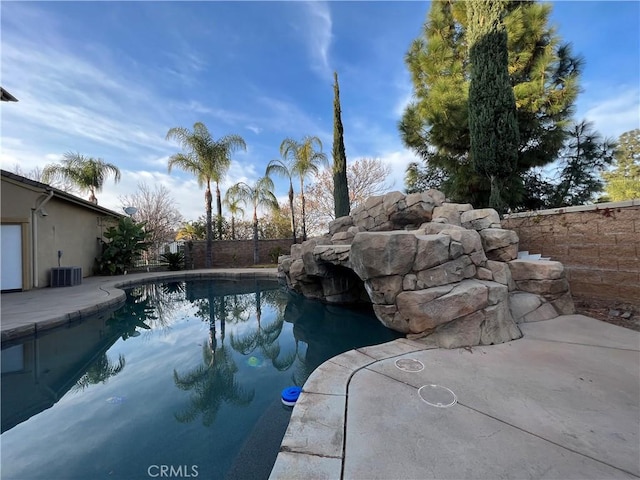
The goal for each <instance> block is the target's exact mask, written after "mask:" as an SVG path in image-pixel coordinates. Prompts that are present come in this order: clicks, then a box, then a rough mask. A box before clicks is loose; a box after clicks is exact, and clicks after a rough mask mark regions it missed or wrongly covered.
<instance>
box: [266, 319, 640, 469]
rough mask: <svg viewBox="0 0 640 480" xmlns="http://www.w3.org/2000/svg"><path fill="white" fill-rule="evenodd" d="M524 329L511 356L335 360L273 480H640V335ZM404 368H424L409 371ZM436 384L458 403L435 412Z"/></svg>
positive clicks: (381, 353) (589, 323) (368, 353)
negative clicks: (403, 364)
mask: <svg viewBox="0 0 640 480" xmlns="http://www.w3.org/2000/svg"><path fill="white" fill-rule="evenodd" d="M521 328H522V330H523V333H524V337H523V338H522V339H520V340H516V341H513V342H510V343H505V344H501V345H494V346H486V347H474V348H472V349H456V350H443V349H434V348H430V347H429V346H427V345H425V344H421V343H419V342H414V341H409V340H404V339H400V340H396V341H394V342H391V343H388V344H385V345H381V346H375V347H367V348H361V349H358V350H356V351H351V352H347V353H344V354H342V355H339V356H337V357H335V358H333V359H331V360H329V361H328V362H325V363H324V364H323V365H321V366H320V367H319V368H318V369H317V370H315V371H314V373H313V374H312V375H311V377H310V378H309V379H308V381H307V382H306V383H305V385H304V387H303V394H302V395H301V397H300V399H299V400H298V403H297V404H296V406H295V408H294V411H293V414H292V417H291V421H290V423H289V428H288V430H287V433H286V434H285V437H284V440H283V442H282V447H281V451H280V453H279V455H278V459H277V461H276V464H275V466H274V469H273V471H272V473H271V477H270V478H271V479H285V478H287V479H288V478H291V479H299V478H305V479H309V478H329V479H337V478H343V479H472V478H475V479H488V478H510V479H512V478H513V479H515V478H527V479H529V478H531V479H534V478H535V479H604V478H638V477H639V476H640V438H639V433H640V408H639V405H640V373H639V372H640V333H638V332H634V331H631V330H627V329H624V328H622V327H617V326H615V325H609V324H607V323H604V322H601V321H599V320H595V319H593V318H589V317H585V316H582V315H567V316H563V317H558V318H556V319H553V320H548V321H544V322H537V323H530V324H523V325H521ZM400 359H404V360H418V361H419V362H421V363H422V364H423V365H424V369H423V370H422V371H419V372H407V371H403V370H400V369H399V368H398V367H397V366H396V361H397V360H400ZM414 365H417V364H415V363H414ZM423 385H427V386H429V385H440V386H444V387H446V388H448V389H450V390H451V391H452V392H453V393H454V394H455V395H456V396H457V403H455V404H454V405H452V406H450V407H438V406H432V405H430V404H429V403H426V402H425V401H423V400H422V398H421V396H420V395H419V389H420V387H421V386H423ZM430 388H431V387H425V389H423V393H424V392H425V391H428V390H430ZM433 390H436V389H433ZM440 392H445V391H444V390H441V389H440ZM425 396H426V397H427V400H429V397H428V396H427V395H425ZM451 399H452V397H451V396H449V397H447V395H443V396H440V398H439V399H438V401H440V402H441V403H443V405H446V404H447V403H450V402H449V400H451ZM432 403H433V404H434V405H437V403H438V402H435V401H432Z"/></svg>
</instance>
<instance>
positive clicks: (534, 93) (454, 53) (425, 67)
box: [399, 0, 581, 207]
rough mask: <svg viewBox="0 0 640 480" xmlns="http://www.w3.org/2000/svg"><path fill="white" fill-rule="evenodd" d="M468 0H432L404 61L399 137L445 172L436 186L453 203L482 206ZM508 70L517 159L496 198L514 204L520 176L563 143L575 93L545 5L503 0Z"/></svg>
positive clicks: (575, 67)
mask: <svg viewBox="0 0 640 480" xmlns="http://www.w3.org/2000/svg"><path fill="white" fill-rule="evenodd" d="M471 3H474V2H464V1H459V0H458V1H455V0H452V1H443V0H433V1H432V3H431V8H430V11H429V14H428V18H427V22H426V23H425V27H424V31H423V34H422V35H421V36H420V37H419V38H417V39H416V40H414V42H413V43H412V45H411V47H410V49H409V51H408V53H407V56H406V63H407V66H408V68H409V70H410V72H411V76H412V80H413V84H414V96H415V101H414V102H412V103H411V104H410V105H409V106H408V107H407V109H406V111H405V112H404V115H403V117H402V120H401V121H400V125H399V128H400V133H401V136H402V139H403V141H404V143H405V145H407V146H408V147H409V148H412V149H413V150H414V151H415V152H416V153H418V155H420V156H421V157H422V159H423V161H424V162H425V163H428V164H430V166H432V167H436V168H439V169H441V170H443V171H444V172H446V175H445V177H446V180H445V181H444V183H443V185H442V186H441V188H442V189H443V190H444V191H445V193H446V194H447V196H448V197H449V198H451V199H452V200H454V201H461V202H471V203H473V204H474V205H478V206H482V205H488V204H489V197H490V192H491V182H490V180H489V179H488V178H487V177H486V176H484V175H479V174H478V173H476V172H475V169H474V165H473V164H472V162H471V159H470V156H469V152H470V148H471V140H470V132H469V116H468V114H469V108H468V104H469V78H470V75H471V65H470V62H469V57H468V53H469V52H468V45H469V39H468V35H467V33H468V32H467V27H468V21H467V8H468V6H469V5H470V4H471ZM503 5H504V9H505V15H504V19H503V22H504V26H505V28H506V31H507V46H508V68H509V77H510V82H511V86H512V87H513V93H514V96H515V101H516V118H517V123H518V130H519V134H520V140H519V142H518V158H517V164H516V167H515V171H514V174H513V175H512V176H511V177H510V182H509V185H505V190H504V191H503V195H504V196H503V199H504V201H505V202H506V203H508V204H509V205H510V206H512V207H513V206H516V205H518V204H520V200H521V197H522V195H523V193H524V189H523V186H522V180H521V178H522V176H523V175H525V174H526V172H527V171H529V169H530V168H532V167H539V166H544V165H547V164H549V163H550V162H552V161H553V160H554V159H555V158H556V156H557V153H558V151H559V150H560V148H562V145H563V142H564V138H565V136H564V133H563V130H564V128H566V126H567V125H568V124H569V123H570V121H571V115H572V113H573V111H572V108H573V104H574V102H575V99H576V96H577V94H578V92H579V87H578V76H579V72H580V68H581V60H580V59H579V58H578V57H575V56H574V55H572V53H571V50H570V47H569V46H568V45H567V44H562V43H561V40H560V38H559V37H558V35H557V33H555V30H554V29H553V28H552V27H551V26H549V16H550V12H551V8H552V6H551V4H549V3H535V2H530V1H526V2H524V1H523V2H519V1H505V2H504V4H503Z"/></svg>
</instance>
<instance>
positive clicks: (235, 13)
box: [0, 1, 640, 220]
mask: <svg viewBox="0 0 640 480" xmlns="http://www.w3.org/2000/svg"><path fill="white" fill-rule="evenodd" d="M0 9H1V27H2V38H1V40H2V41H1V49H2V50H1V52H0V56H1V78H0V83H1V84H2V86H3V87H4V88H6V89H7V90H8V91H9V92H11V93H12V94H13V95H14V96H16V97H17V98H18V99H19V100H20V101H19V102H18V103H3V104H2V106H1V107H0V115H1V126H2V132H1V150H0V152H1V153H0V161H1V163H2V168H3V169H9V170H10V169H12V167H13V165H15V164H16V163H19V164H20V165H21V166H22V168H23V169H25V170H29V169H31V168H33V167H36V166H40V167H42V166H44V165H46V164H47V163H51V162H55V161H57V160H59V159H60V158H61V156H62V154H63V153H64V152H67V151H77V152H80V153H83V154H85V155H90V156H94V157H100V158H103V159H104V160H106V161H108V162H111V163H114V164H116V165H117V166H118V167H119V168H120V170H121V171H122V176H123V178H122V181H121V182H120V183H119V184H114V183H113V182H111V181H108V183H107V184H106V185H105V188H104V190H103V192H102V193H101V194H98V199H99V202H100V204H101V205H103V206H105V207H107V208H112V209H114V210H120V201H119V199H118V196H120V195H127V194H129V195H130V194H132V193H134V192H135V191H136V186H137V184H138V182H140V181H146V182H147V183H149V184H154V183H161V184H163V185H165V186H167V187H168V188H169V189H170V190H171V192H172V194H173V196H174V198H175V200H176V203H177V206H178V208H179V209H180V211H181V212H182V214H183V215H184V217H185V218H186V219H190V220H192V219H195V218H197V217H198V216H199V215H201V214H202V213H204V193H203V190H201V189H199V188H198V186H197V184H196V183H195V180H194V179H193V178H192V177H191V176H189V175H188V174H185V173H182V172H180V171H177V170H174V171H173V172H172V174H171V175H169V174H168V173H167V167H166V165H167V158H168V157H169V156H170V155H171V154H172V153H176V152H177V151H179V148H178V147H177V146H176V145H174V144H172V143H170V142H167V141H166V140H165V139H164V138H165V135H166V133H167V130H168V129H169V128H171V127H174V126H184V127H189V128H191V127H192V125H193V123H194V122H196V121H202V122H204V123H205V124H206V125H207V126H208V127H209V130H210V131H211V133H212V134H213V135H214V136H215V137H216V138H217V137H221V136H223V135H225V134H229V133H237V134H239V135H241V136H242V137H244V139H245V140H246V142H247V145H248V149H247V151H246V152H241V153H237V154H235V155H234V157H233V158H234V161H233V164H232V167H231V169H230V171H229V174H228V176H227V181H226V182H225V185H224V188H225V189H226V187H227V186H229V185H231V184H233V183H235V182H237V181H248V182H251V181H253V180H255V179H256V178H258V177H259V176H261V175H263V173H264V168H265V166H266V164H267V163H268V161H269V160H271V159H273V158H278V157H279V153H278V148H279V145H280V142H281V141H282V139H284V138H285V137H293V138H296V139H300V138H302V137H303V136H304V135H317V136H319V137H320V138H321V139H322V141H323V143H324V147H325V148H324V150H325V152H327V153H328V154H329V156H330V152H331V143H332V134H333V87H332V85H333V78H332V74H333V71H334V70H337V71H338V74H339V76H340V95H341V103H342V120H343V124H344V132H345V144H346V152H347V158H348V161H349V162H353V161H355V160H356V159H358V158H361V157H370V158H379V159H381V160H382V161H384V162H385V163H387V164H389V165H390V166H391V169H392V178H391V181H394V182H395V189H397V190H402V189H403V181H402V179H403V175H404V170H405V167H406V165H407V164H408V162H410V161H412V160H413V159H414V158H415V157H414V155H413V153H412V152H410V151H408V150H406V149H405V148H404V147H403V146H402V143H401V141H400V139H399V135H398V131H397V126H396V125H397V122H398V120H399V118H400V115H401V112H402V109H403V107H404V105H406V103H407V102H408V101H409V99H410V96H411V81H410V79H409V74H408V72H407V69H406V67H405V65H404V55H405V53H406V51H407V49H408V47H409V44H410V42H411V41H412V40H413V39H414V38H415V37H416V36H418V35H419V34H420V31H421V28H422V24H423V22H424V21H425V18H426V14H427V12H428V9H429V2H400V1H395V2H341V1H330V2H309V3H306V2H196V3H193V2H10V1H3V2H2V4H1V6H0ZM552 22H553V23H554V24H555V25H556V26H557V28H558V30H559V33H560V35H561V37H562V38H563V40H565V41H570V42H572V43H573V46H574V51H575V52H576V53H579V54H581V55H582V56H583V57H584V58H585V60H586V65H585V68H584V74H583V77H582V87H583V90H584V92H583V93H582V94H581V95H580V97H579V99H578V102H577V105H576V118H577V119H582V118H587V119H589V120H591V121H593V122H594V123H595V125H596V128H597V129H598V130H599V131H600V132H601V133H603V134H604V135H607V136H612V137H617V136H619V135H620V134H621V133H623V132H625V131H627V130H631V129H633V128H638V127H639V126H640V125H639V124H640V121H639V114H640V33H639V32H640V2H635V1H634V2H573V1H571V2H569V1H567V2H554V11H553V14H552ZM286 191H287V186H286V185H285V184H284V182H281V181H278V182H277V183H276V194H277V195H278V196H279V197H280V198H282V199H284V198H285V195H286Z"/></svg>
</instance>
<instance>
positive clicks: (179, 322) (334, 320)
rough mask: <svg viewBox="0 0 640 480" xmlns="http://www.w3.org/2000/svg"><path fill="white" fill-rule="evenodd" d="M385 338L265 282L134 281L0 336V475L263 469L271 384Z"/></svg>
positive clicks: (285, 413) (376, 328) (270, 438)
mask: <svg viewBox="0 0 640 480" xmlns="http://www.w3.org/2000/svg"><path fill="white" fill-rule="evenodd" d="M395 338H398V334H396V333H395V332H392V331H391V330H388V329H386V328H384V327H383V326H382V325H381V324H380V323H379V322H378V321H377V320H376V318H375V316H374V315H373V313H371V312H369V311H359V310H351V309H345V308H340V307H335V306H326V305H323V304H321V303H319V302H314V301H310V300H306V299H304V298H302V297H299V296H294V295H292V294H290V293H288V292H285V291H283V290H282V289H281V288H280V287H279V285H278V284H277V282H274V281H266V280H251V281H232V280H215V281H212V280H189V281H182V282H167V283H158V284H147V285H141V286H138V287H135V288H133V289H130V290H128V291H127V301H126V304H125V306H124V307H122V308H120V309H119V310H117V311H115V312H105V313H103V314H101V315H97V316H95V317H92V318H90V319H87V320H85V321H83V322H81V323H78V324H76V325H74V326H73V327H72V328H65V329H61V330H56V331H53V332H51V333H49V334H48V335H44V336H42V337H39V338H36V339H33V338H32V339H28V340H26V341H24V342H22V343H16V344H14V345H10V346H3V350H2V360H3V361H2V369H3V373H2V431H3V433H2V436H1V437H0V441H1V442H2V452H1V460H2V478H3V479H7V480H8V479H19V480H31V479H39V478H42V479H48V480H56V479H60V480H63V479H64V480H66V479H83V480H85V479H89V478H91V479H94V478H95V479H98V478H108V479H138V478H140V479H149V478H154V477H156V478H162V477H169V476H172V477H174V478H176V477H181V478H189V477H191V478H195V477H199V478H207V479H231V478H266V477H267V476H268V474H269V471H270V469H271V466H272V465H273V462H274V461H275V457H276V454H277V451H278V447H279V445H280V441H281V439H282V435H283V434H284V431H285V429H286V425H287V423H288V420H289V415H290V408H287V407H284V406H283V405H282V404H281V401H280V392H281V391H282V389H283V388H285V387H288V386H292V385H300V386H301V385H302V384H303V383H304V381H305V380H306V378H307V377H308V376H309V374H310V373H311V372H312V371H313V369H315V368H316V367H317V366H318V365H320V364H321V363H323V362H324V361H325V360H327V359H329V358H331V357H333V356H335V355H337V354H339V353H341V352H344V351H347V350H350V349H352V348H356V347H361V346H365V345H374V344H377V343H383V342H386V341H390V340H393V339H395Z"/></svg>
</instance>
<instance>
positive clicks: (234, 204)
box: [224, 190, 245, 240]
mask: <svg viewBox="0 0 640 480" xmlns="http://www.w3.org/2000/svg"><path fill="white" fill-rule="evenodd" d="M240 204H243V205H245V201H244V200H243V199H241V198H238V197H236V195H234V193H233V192H232V191H231V190H227V193H226V195H225V196H224V206H225V207H227V208H228V209H229V213H230V214H231V240H235V239H236V216H238V215H244V209H243V208H242V207H241V206H240Z"/></svg>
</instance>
